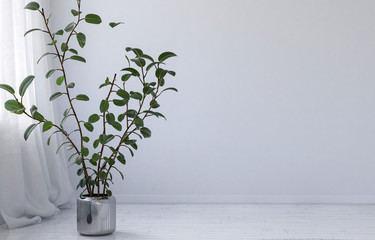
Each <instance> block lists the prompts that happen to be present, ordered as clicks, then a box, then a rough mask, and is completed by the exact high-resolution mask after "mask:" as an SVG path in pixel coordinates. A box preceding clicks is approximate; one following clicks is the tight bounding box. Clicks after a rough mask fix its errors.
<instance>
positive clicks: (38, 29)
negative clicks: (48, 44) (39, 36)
mask: <svg viewBox="0 0 375 240" xmlns="http://www.w3.org/2000/svg"><path fill="white" fill-rule="evenodd" d="M35 31H42V32H43V30H42V29H40V28H33V29H30V30H28V31H27V32H25V34H24V35H23V36H24V37H26V35H27V34H29V33H31V32H35Z"/></svg>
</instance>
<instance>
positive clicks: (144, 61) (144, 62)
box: [132, 57, 146, 67]
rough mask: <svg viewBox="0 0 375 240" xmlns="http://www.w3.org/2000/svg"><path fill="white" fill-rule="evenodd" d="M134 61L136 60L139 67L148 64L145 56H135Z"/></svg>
mask: <svg viewBox="0 0 375 240" xmlns="http://www.w3.org/2000/svg"><path fill="white" fill-rule="evenodd" d="M132 62H134V63H135V64H136V65H137V66H138V67H144V66H146V60H144V59H143V58H140V57H137V58H133V59H132Z"/></svg>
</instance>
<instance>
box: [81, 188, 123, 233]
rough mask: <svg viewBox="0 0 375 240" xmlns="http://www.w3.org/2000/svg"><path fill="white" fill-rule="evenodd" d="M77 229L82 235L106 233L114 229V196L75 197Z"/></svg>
mask: <svg viewBox="0 0 375 240" xmlns="http://www.w3.org/2000/svg"><path fill="white" fill-rule="evenodd" d="M77 230H78V232H79V233H80V234H82V235H91V236H99V235H107V234H111V233H113V232H114V231H115V230H116V198H115V197H113V196H111V197H108V196H100V197H89V196H88V195H82V196H80V197H79V198H78V199H77Z"/></svg>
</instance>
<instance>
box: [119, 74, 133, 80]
mask: <svg viewBox="0 0 375 240" xmlns="http://www.w3.org/2000/svg"><path fill="white" fill-rule="evenodd" d="M131 76H132V75H131V74H124V75H122V77H121V80H122V81H123V82H126V81H128V80H129V78H130V77H131Z"/></svg>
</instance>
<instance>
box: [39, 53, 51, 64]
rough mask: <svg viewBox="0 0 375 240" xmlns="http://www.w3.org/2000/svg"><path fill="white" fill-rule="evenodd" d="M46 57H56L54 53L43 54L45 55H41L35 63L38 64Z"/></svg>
mask: <svg viewBox="0 0 375 240" xmlns="http://www.w3.org/2000/svg"><path fill="white" fill-rule="evenodd" d="M48 55H56V53H49V52H48V53H45V54H43V55H42V56H41V57H40V58H39V59H38V61H37V62H36V63H39V62H40V60H42V58H44V57H45V56H48Z"/></svg>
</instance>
